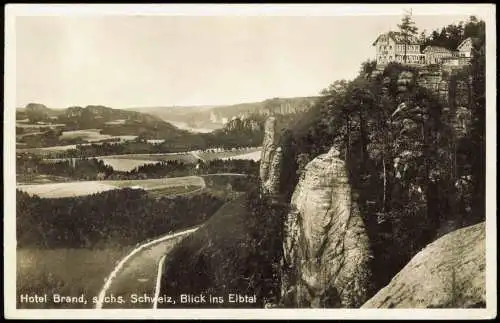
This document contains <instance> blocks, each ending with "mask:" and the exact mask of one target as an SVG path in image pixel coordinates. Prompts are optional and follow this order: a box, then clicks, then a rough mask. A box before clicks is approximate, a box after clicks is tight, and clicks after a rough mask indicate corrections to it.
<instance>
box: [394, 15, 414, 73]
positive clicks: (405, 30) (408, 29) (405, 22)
mask: <svg viewBox="0 0 500 323" xmlns="http://www.w3.org/2000/svg"><path fill="white" fill-rule="evenodd" d="M398 28H399V31H400V33H401V35H402V36H403V38H404V50H405V52H404V56H403V61H404V63H405V64H406V46H407V45H408V43H409V41H410V38H411V37H414V36H415V35H416V34H417V31H418V28H417V26H415V22H414V21H413V20H412V19H411V12H410V13H409V14H406V15H404V16H403V19H401V24H398Z"/></svg>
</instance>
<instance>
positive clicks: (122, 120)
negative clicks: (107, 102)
mask: <svg viewBox="0 0 500 323" xmlns="http://www.w3.org/2000/svg"><path fill="white" fill-rule="evenodd" d="M125 121H126V120H125V119H118V120H113V121H108V122H105V123H104V124H111V125H118V124H125Z"/></svg>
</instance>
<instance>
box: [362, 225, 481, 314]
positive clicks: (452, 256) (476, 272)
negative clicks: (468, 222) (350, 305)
mask: <svg viewBox="0 0 500 323" xmlns="http://www.w3.org/2000/svg"><path fill="white" fill-rule="evenodd" d="M485 256H486V250H485V223H484V222H483V223H480V224H476V225H473V226H469V227H466V228H462V229H459V230H456V231H454V232H452V233H449V234H447V235H445V236H443V237H441V238H440V239H438V240H436V241H435V242H433V243H431V244H429V245H428V246H427V247H426V248H425V249H423V250H422V251H420V252H419V253H418V254H417V255H416V256H415V257H413V259H412V260H411V261H410V262H409V263H408V264H407V265H406V266H405V267H404V268H403V270H401V271H400V272H399V273H398V274H397V275H396V276H395V277H394V278H393V279H392V281H391V282H390V283H389V284H388V285H387V286H386V287H385V288H383V289H382V290H380V291H379V292H378V293H377V294H376V295H375V296H374V297H372V298H371V299H370V300H369V301H368V302H366V303H365V304H364V305H363V306H362V308H443V307H447V308H450V307H451V308H469V307H485V304H486V292H485V288H486V285H485Z"/></svg>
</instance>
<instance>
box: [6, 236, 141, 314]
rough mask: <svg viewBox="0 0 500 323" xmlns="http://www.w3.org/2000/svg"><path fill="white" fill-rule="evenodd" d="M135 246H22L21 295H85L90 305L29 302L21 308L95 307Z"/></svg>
mask: <svg viewBox="0 0 500 323" xmlns="http://www.w3.org/2000/svg"><path fill="white" fill-rule="evenodd" d="M131 249H133V247H132V246H125V247H120V246H116V247H108V248H104V249H84V248H57V249H38V248H18V249H17V256H16V260H17V261H16V262H17V271H16V285H17V286H16V287H17V295H18V297H19V295H22V294H29V295H33V294H37V295H43V294H47V295H48V298H49V300H50V299H51V298H52V295H53V294H55V293H57V294H61V295H66V296H79V295H81V294H84V295H85V296H86V297H87V299H88V302H87V304H54V303H53V302H52V301H49V302H48V303H39V304H29V303H20V299H19V298H18V299H17V307H18V308H92V306H93V304H92V297H94V296H97V295H98V294H99V290H100V289H101V288H102V286H103V285H104V281H105V279H106V277H107V276H108V275H109V273H110V272H111V271H112V270H113V268H114V266H115V265H116V263H117V262H118V261H120V259H121V258H123V257H124V256H125V255H126V254H127V253H128V252H129V251H130V250H131Z"/></svg>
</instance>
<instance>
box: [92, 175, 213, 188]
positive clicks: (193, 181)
mask: <svg viewBox="0 0 500 323" xmlns="http://www.w3.org/2000/svg"><path fill="white" fill-rule="evenodd" d="M101 183H107V184H109V185H113V186H115V187H118V188H125V187H134V188H140V189H143V190H152V189H160V188H167V187H175V186H182V187H184V186H189V185H192V186H199V187H205V182H204V180H203V178H201V177H199V176H185V177H172V178H154V179H138V180H123V181H101Z"/></svg>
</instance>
